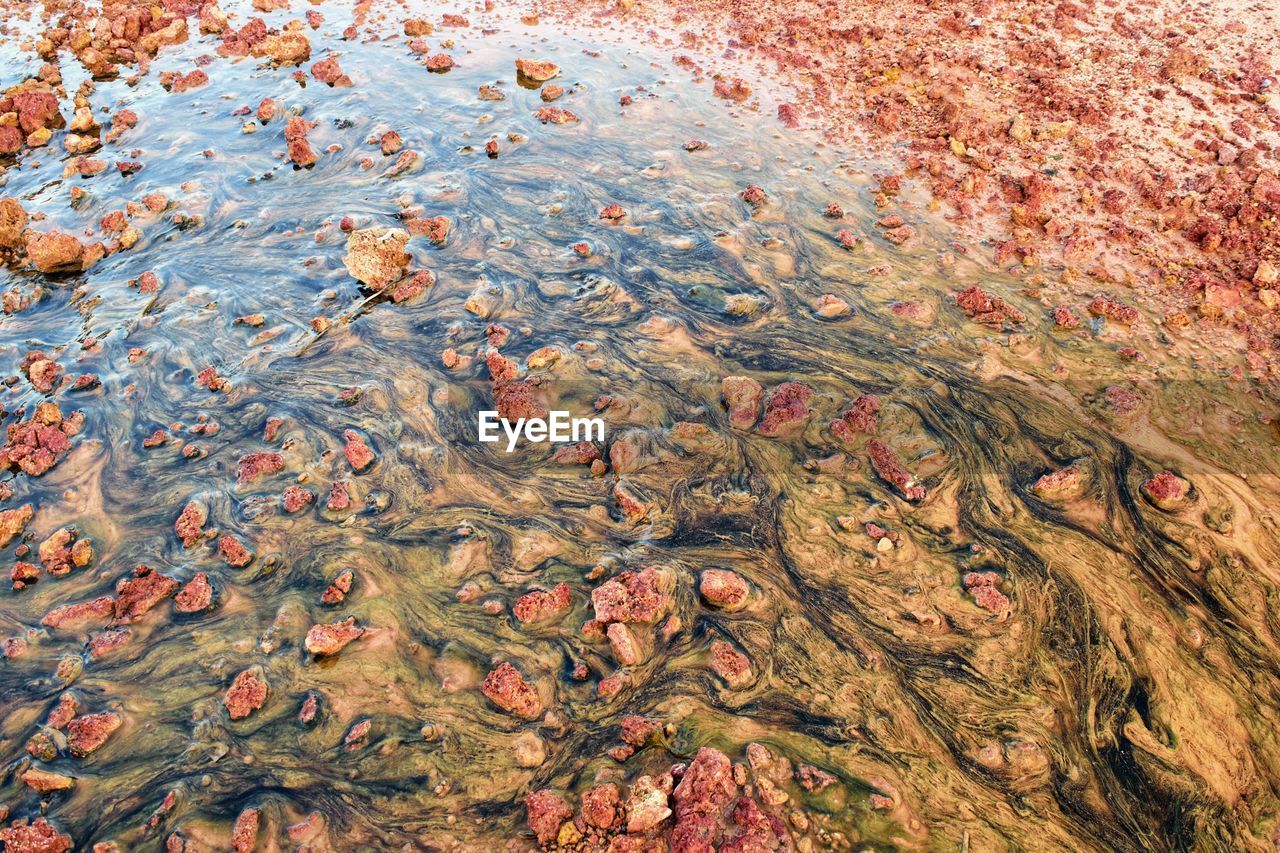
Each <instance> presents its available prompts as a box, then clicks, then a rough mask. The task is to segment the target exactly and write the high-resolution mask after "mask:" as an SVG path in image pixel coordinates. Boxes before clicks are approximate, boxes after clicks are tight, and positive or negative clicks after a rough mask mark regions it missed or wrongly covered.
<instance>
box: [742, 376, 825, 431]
mask: <svg viewBox="0 0 1280 853" xmlns="http://www.w3.org/2000/svg"><path fill="white" fill-rule="evenodd" d="M812 396H813V389H812V388H810V387H809V386H808V385H805V384H803V383H800V382H783V383H781V384H780V385H776V386H774V387H773V388H771V389H770V390H769V395H768V397H767V398H766V399H765V404H764V417H763V418H761V419H760V426H759V427H757V430H756V431H757V432H759V433H760V434H761V435H767V436H784V435H790V434H792V433H795V432H797V431H798V430H800V429H802V428H803V427H804V424H805V422H806V421H808V419H809V415H810V412H809V398H810V397H812Z"/></svg>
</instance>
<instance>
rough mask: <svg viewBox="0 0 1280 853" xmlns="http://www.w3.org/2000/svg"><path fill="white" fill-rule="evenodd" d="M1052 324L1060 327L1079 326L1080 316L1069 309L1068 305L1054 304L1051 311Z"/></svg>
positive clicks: (1074, 327)
mask: <svg viewBox="0 0 1280 853" xmlns="http://www.w3.org/2000/svg"><path fill="white" fill-rule="evenodd" d="M1051 316H1052V317H1053V322H1054V324H1055V325H1056V326H1057V327H1058V328H1060V329H1077V328H1079V327H1080V318H1079V317H1077V316H1076V314H1075V312H1074V311H1072V310H1071V308H1070V306H1068V305H1056V306H1054V309H1053V311H1052V312H1051Z"/></svg>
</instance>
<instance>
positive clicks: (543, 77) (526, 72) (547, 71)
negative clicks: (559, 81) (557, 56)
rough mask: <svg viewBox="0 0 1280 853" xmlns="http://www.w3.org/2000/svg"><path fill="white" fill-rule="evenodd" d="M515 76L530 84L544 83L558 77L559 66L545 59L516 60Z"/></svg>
mask: <svg viewBox="0 0 1280 853" xmlns="http://www.w3.org/2000/svg"><path fill="white" fill-rule="evenodd" d="M516 75H517V76H518V77H523V78H525V80H527V81H529V82H532V83H545V82H547V81H548V80H551V79H552V78H555V77H559V76H560V66H559V65H556V64H555V63H554V62H548V61H547V60H545V59H517V60H516Z"/></svg>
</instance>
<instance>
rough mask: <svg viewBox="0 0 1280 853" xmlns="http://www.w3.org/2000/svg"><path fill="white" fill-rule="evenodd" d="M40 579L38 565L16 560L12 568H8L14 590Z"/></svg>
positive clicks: (24, 587) (23, 587)
mask: <svg viewBox="0 0 1280 853" xmlns="http://www.w3.org/2000/svg"><path fill="white" fill-rule="evenodd" d="M39 579H40V567H39V566H37V565H34V564H32V563H27V562H24V561H22V560H18V561H16V562H15V563H14V564H13V568H12V569H10V570H9V580H11V581H12V582H13V588H14V589H15V590H20V589H26V587H27V586H29V585H30V584H33V583H35V582H36V581H38V580H39Z"/></svg>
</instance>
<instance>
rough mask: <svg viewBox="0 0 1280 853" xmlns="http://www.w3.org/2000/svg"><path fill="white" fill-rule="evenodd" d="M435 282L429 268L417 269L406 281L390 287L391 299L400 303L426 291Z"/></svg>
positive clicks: (434, 276) (433, 274)
mask: <svg viewBox="0 0 1280 853" xmlns="http://www.w3.org/2000/svg"><path fill="white" fill-rule="evenodd" d="M435 283H436V274H435V273H433V272H432V271H431V270H418V271H417V272H415V273H414V274H413V275H411V276H410V277H409V279H408V280H407V281H401V282H399V283H398V284H396V285H395V286H394V287H393V288H392V289H391V301H392V302H396V303H400V302H407V301H409V300H410V299H416V298H417V297H419V296H421V295H422V294H423V293H426V292H427V290H429V289H430V288H431V287H432V286H434V285H435Z"/></svg>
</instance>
